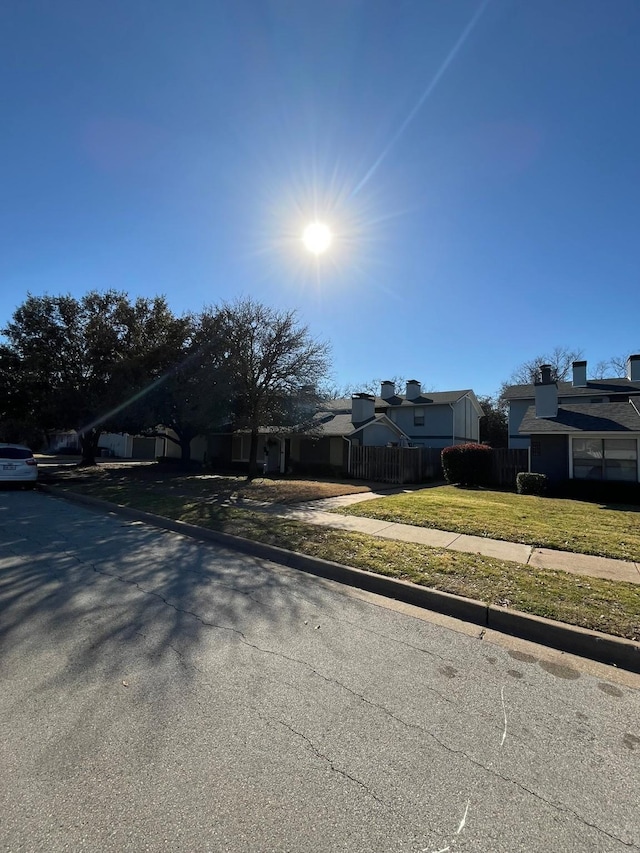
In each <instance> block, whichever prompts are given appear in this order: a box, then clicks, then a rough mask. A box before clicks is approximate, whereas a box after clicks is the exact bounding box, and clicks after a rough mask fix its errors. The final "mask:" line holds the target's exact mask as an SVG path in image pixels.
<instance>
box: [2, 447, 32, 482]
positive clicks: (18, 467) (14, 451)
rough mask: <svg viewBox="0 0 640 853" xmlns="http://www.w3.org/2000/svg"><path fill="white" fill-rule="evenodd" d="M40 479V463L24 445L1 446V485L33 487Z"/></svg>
mask: <svg viewBox="0 0 640 853" xmlns="http://www.w3.org/2000/svg"><path fill="white" fill-rule="evenodd" d="M37 479H38V463H37V462H36V460H35V459H34V458H33V453H32V452H31V450H29V448H28V447H25V446H24V445H22V444H0V483H24V484H25V485H29V486H33V485H34V484H35V482H36V480H37Z"/></svg>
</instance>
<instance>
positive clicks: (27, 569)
mask: <svg viewBox="0 0 640 853" xmlns="http://www.w3.org/2000/svg"><path fill="white" fill-rule="evenodd" d="M0 644H1V645H0V724H1V729H2V743H1V746H0V845H1V848H2V849H3V850H5V851H47V853H55V851H62V850H65V851H66V850H69V851H77V850H91V851H144V850H149V851H159V850H171V851H174V850H175V851H232V853H235V851H237V852H238V853H244V851H247V853H249V851H251V853H259V851H290V853H307V851H308V853H329V851H331V853H340V852H341V851H349V853H364V852H365V851H375V853H396V851H397V853H418V852H419V851H420V853H421V851H427V853H432V852H433V853H435V851H456V853H463V851H480V852H481V853H488V852H489V851H500V853H502V852H504V853H517V851H523V853H524V851H526V853H532V851H534V853H535V851H545V853H548V851H563V853H564V852H565V851H576V853H578V851H579V853H588V851H603V853H604V852H605V851H606V853H615V851H629V850H640V679H639V678H638V677H637V676H633V675H631V674H628V673H623V672H620V671H617V670H615V669H608V668H606V667H604V666H601V665H598V664H591V663H588V662H586V661H581V660H580V659H578V658H574V657H571V656H569V655H560V654H558V653H553V652H551V651H549V650H548V649H543V648H541V647H538V646H534V645H532V644H528V643H524V642H522V641H517V640H511V639H508V638H504V637H501V636H499V635H493V634H492V633H491V632H489V633H487V634H485V635H484V637H481V636H480V631H479V629H478V628H477V627H473V626H465V625H463V624H462V623H459V622H456V621H455V620H452V619H447V618H446V617H437V616H435V615H432V614H429V613H424V612H423V611H419V610H417V609H415V608H412V607H410V606H406V605H399V604H395V603H393V602H388V601H386V600H384V599H381V598H378V597H376V596H374V595H370V594H367V593H362V592H357V591H354V590H350V589H348V588H345V587H341V586H340V585H338V584H334V583H331V582H327V581H323V580H321V579H318V578H315V577H312V576H307V575H304V574H301V573H297V572H294V571H290V570H286V569H283V568H282V567H279V566H276V565H274V564H272V563H268V562H265V561H260V560H256V559H252V558H248V557H244V556H240V555H238V554H235V553H233V552H230V551H225V550H222V549H219V548H216V547H213V546H211V545H204V544H199V543H196V542H193V541H191V540H189V539H186V538H183V537H181V536H178V535H176V534H173V533H163V532H162V531H159V530H157V529H154V528H151V527H147V526H145V525H142V524H139V523H131V522H127V521H123V520H122V519H121V518H118V517H115V516H105V515H101V514H99V513H95V512H91V511H88V510H86V509H83V508H79V507H77V506H73V505H71V504H68V503H65V502H64V501H61V500H58V499H56V498H53V497H51V496H49V495H44V494H39V493H28V492H4V491H3V492H0Z"/></svg>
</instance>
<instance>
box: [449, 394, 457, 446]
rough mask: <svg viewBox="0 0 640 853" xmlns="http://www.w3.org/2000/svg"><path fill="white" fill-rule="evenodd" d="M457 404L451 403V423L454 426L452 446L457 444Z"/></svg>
mask: <svg viewBox="0 0 640 853" xmlns="http://www.w3.org/2000/svg"><path fill="white" fill-rule="evenodd" d="M454 406H455V403H449V408H450V409H451V422H452V424H453V435H452V436H451V441H452V443H453V444H452V446H453V445H455V443H456V410H455V409H454Z"/></svg>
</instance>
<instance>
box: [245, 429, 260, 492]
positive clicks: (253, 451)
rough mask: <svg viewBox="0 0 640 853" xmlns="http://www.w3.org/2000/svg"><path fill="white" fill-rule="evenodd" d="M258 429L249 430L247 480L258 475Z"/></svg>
mask: <svg viewBox="0 0 640 853" xmlns="http://www.w3.org/2000/svg"><path fill="white" fill-rule="evenodd" d="M257 456H258V430H257V429H252V430H251V443H250V445H249V470H248V471H247V480H253V479H255V478H256V477H257V476H258V460H257V458H256V457H257Z"/></svg>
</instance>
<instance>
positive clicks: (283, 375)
mask: <svg viewBox="0 0 640 853" xmlns="http://www.w3.org/2000/svg"><path fill="white" fill-rule="evenodd" d="M217 323H218V330H219V334H220V337H221V339H222V340H224V341H225V346H226V358H227V361H228V366H229V371H228V372H229V375H230V377H231V387H230V396H231V400H232V410H233V418H234V424H235V426H236V428H244V429H247V430H249V431H250V433H251V444H250V450H249V472H248V476H249V478H250V479H251V478H253V477H255V476H256V474H257V459H256V454H257V449H258V432H259V429H260V428H261V427H270V426H275V427H278V428H286V427H287V426H289V427H293V426H294V425H296V424H300V418H301V417H305V416H306V417H307V418H309V417H310V416H311V415H312V414H313V412H314V411H315V410H316V407H317V406H318V405H319V404H320V401H321V397H320V394H319V392H318V391H317V388H318V387H319V385H320V384H321V383H322V382H323V381H324V379H325V376H326V374H327V371H328V367H329V345H328V344H327V343H325V342H324V341H319V340H316V339H314V338H313V337H312V336H311V334H310V332H309V329H308V328H307V327H306V326H301V325H299V323H298V318H297V315H296V312H295V311H276V310H275V309H273V308H270V307H268V306H266V305H262V304H261V303H259V302H256V301H254V300H253V299H240V300H238V301H236V302H234V303H226V304H223V305H222V306H221V307H220V308H219V309H218V312H217Z"/></svg>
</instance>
